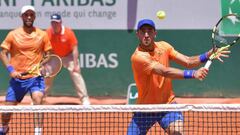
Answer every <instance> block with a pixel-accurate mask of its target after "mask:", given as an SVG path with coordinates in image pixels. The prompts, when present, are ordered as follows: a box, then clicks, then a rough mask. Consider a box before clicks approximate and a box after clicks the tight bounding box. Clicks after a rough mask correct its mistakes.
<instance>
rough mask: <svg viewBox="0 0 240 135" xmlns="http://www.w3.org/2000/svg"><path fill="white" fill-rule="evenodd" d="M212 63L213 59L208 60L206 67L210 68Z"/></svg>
mask: <svg viewBox="0 0 240 135" xmlns="http://www.w3.org/2000/svg"><path fill="white" fill-rule="evenodd" d="M211 64H212V61H211V60H208V61H207V62H206V64H205V66H204V68H206V69H209V67H210V66H211Z"/></svg>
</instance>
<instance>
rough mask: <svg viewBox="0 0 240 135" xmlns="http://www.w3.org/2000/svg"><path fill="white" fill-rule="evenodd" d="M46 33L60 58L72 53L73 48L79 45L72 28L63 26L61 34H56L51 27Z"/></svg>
mask: <svg viewBox="0 0 240 135" xmlns="http://www.w3.org/2000/svg"><path fill="white" fill-rule="evenodd" d="M46 31H47V33H48V36H49V39H50V41H51V44H52V47H53V52H54V53H55V54H57V55H58V56H60V57H64V56H67V55H68V54H69V53H71V52H72V50H73V47H74V46H76V45H77V43H78V41H77V38H76V36H75V34H74V32H73V31H72V30H71V29H70V28H67V27H64V26H62V31H61V33H60V34H54V32H53V30H52V28H51V27H50V28H48V29H47V30H46Z"/></svg>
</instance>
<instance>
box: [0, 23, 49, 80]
mask: <svg viewBox="0 0 240 135" xmlns="http://www.w3.org/2000/svg"><path fill="white" fill-rule="evenodd" d="M1 47H2V48H4V49H7V50H8V51H9V52H10V54H11V59H10V63H9V64H10V65H12V66H13V67H14V69H15V70H16V71H18V72H26V71H27V70H28V69H29V68H30V67H32V66H34V65H36V64H39V63H40V61H41V60H42V58H43V55H44V52H46V51H49V50H50V49H51V48H52V47H51V43H50V41H49V39H48V36H47V34H46V32H44V31H42V30H41V29H39V28H35V31H33V32H32V33H31V34H28V33H26V32H25V31H24V30H23V28H22V27H19V28H17V29H15V30H12V31H10V32H9V33H8V35H7V37H6V38H5V40H4V41H3V43H2V44H1ZM30 77H32V76H31V75H27V76H24V77H22V79H24V78H30Z"/></svg>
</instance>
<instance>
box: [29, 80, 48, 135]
mask: <svg viewBox="0 0 240 135" xmlns="http://www.w3.org/2000/svg"><path fill="white" fill-rule="evenodd" d="M44 89H45V82H44V78H43V77H41V76H39V77H36V78H35V80H33V82H32V85H31V86H30V87H29V91H30V94H31V97H32V101H33V104H34V105H41V104H42V98H43V95H44ZM34 124H35V125H34V127H35V129H34V135H41V134H42V127H43V113H41V112H39V113H35V114H34Z"/></svg>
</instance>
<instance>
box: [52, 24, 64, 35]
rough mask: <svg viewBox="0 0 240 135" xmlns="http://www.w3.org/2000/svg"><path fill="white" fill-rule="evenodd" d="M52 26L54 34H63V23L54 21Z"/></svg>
mask: <svg viewBox="0 0 240 135" xmlns="http://www.w3.org/2000/svg"><path fill="white" fill-rule="evenodd" d="M51 25H52V28H53V31H54V33H57V34H59V33H61V29H62V23H61V22H55V21H52V22H51Z"/></svg>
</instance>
